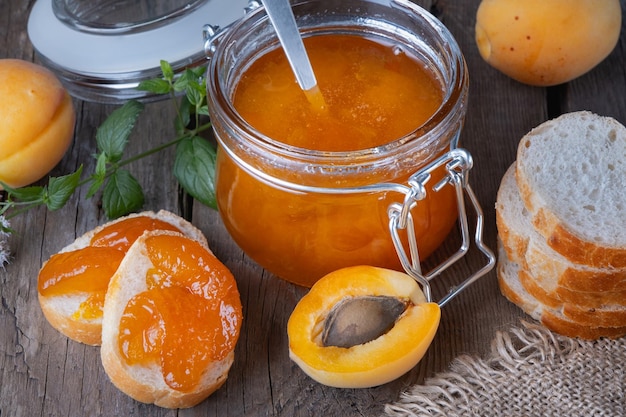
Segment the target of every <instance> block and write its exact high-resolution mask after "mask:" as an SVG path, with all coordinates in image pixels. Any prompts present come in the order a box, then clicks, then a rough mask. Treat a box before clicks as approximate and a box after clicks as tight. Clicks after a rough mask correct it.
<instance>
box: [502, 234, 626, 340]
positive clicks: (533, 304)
mask: <svg viewBox="0 0 626 417" xmlns="http://www.w3.org/2000/svg"><path fill="white" fill-rule="evenodd" d="M498 253H499V256H498V263H497V268H496V271H497V277H498V284H499V286H500V291H501V292H502V294H503V295H504V296H505V297H506V298H507V299H508V300H509V301H511V302H512V303H513V304H515V305H517V306H518V307H520V309H522V311H524V312H525V313H526V314H528V315H529V316H530V317H532V318H533V319H535V320H537V321H539V322H541V323H542V324H543V325H544V326H546V327H547V328H548V329H550V330H552V331H554V332H556V333H559V334H562V335H564V336H568V337H578V338H581V339H588V340H594V339H598V338H600V337H609V338H619V337H623V336H624V335H626V326H620V327H603V326H593V325H584V324H581V323H579V322H576V321H574V320H572V319H570V318H568V317H567V316H565V315H564V314H563V312H562V311H561V310H559V309H555V308H551V307H549V306H547V305H545V304H544V303H542V302H540V301H539V300H537V299H536V298H535V297H533V296H532V295H531V294H530V293H528V291H526V289H525V288H524V286H523V285H522V283H521V282H520V279H519V272H520V268H519V265H518V264H516V263H515V262H512V261H511V260H510V259H509V258H508V257H507V255H506V251H505V250H504V248H503V246H502V243H501V242H498Z"/></svg>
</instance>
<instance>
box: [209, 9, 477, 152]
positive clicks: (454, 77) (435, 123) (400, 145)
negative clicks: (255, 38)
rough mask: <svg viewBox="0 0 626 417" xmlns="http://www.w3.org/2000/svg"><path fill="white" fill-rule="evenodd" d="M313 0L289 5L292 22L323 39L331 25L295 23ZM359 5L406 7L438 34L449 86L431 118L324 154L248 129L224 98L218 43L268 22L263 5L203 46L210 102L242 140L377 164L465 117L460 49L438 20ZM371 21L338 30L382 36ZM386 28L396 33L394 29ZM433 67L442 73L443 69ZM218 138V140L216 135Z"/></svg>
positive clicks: (422, 13) (464, 71)
mask: <svg viewBox="0 0 626 417" xmlns="http://www.w3.org/2000/svg"><path fill="white" fill-rule="evenodd" d="M316 1H317V2H319V1H318V0H303V1H300V2H295V3H292V7H293V9H294V13H295V14H296V19H297V20H299V21H298V24H299V28H300V31H301V33H302V35H303V37H307V36H318V35H323V34H325V33H326V32H328V31H332V30H336V29H337V27H336V26H333V27H332V28H330V29H329V28H326V29H324V28H322V29H319V28H317V29H316V28H314V27H309V26H307V24H308V22H307V21H306V18H305V19H298V15H297V10H298V7H299V6H301V5H305V4H309V3H315V2H316ZM363 3H377V4H383V3H389V4H390V5H396V6H399V7H401V8H403V9H406V10H407V11H408V12H409V13H412V14H415V16H417V17H418V18H419V19H422V21H423V22H424V24H425V25H427V27H426V29H429V30H432V31H433V32H434V33H436V34H437V36H439V37H440V44H439V46H440V47H442V48H443V49H445V50H441V51H438V52H440V53H442V54H445V55H446V56H445V57H444V58H446V59H447V60H448V62H447V64H449V65H450V68H449V69H450V74H448V75H449V77H450V80H449V81H450V82H448V83H447V84H445V85H444V84H443V82H442V87H443V88H444V97H443V101H442V103H441V105H440V106H439V108H438V109H437V110H436V111H435V112H434V113H433V114H432V115H431V117H430V118H429V119H428V120H427V121H426V122H424V123H423V124H421V125H420V126H418V127H416V128H415V129H414V130H413V131H411V132H409V133H408V134H406V135H404V136H402V137H400V138H396V139H394V140H391V141H389V142H387V143H385V144H382V145H378V146H374V147H370V148H363V149H356V150H349V151H324V150H315V149H310V148H303V147H297V146H292V145H288V144H285V143H283V142H280V141H278V140H275V139H273V138H271V137H269V136H267V135H265V134H263V133H261V132H259V131H258V130H257V129H256V128H255V127H254V126H252V125H250V124H249V123H248V122H247V121H246V120H245V119H243V118H242V117H241V115H240V114H239V113H238V112H237V110H236V109H235V108H234V106H233V104H232V100H231V98H230V97H229V96H228V93H229V92H228V91H227V90H226V89H224V88H221V86H220V83H223V82H224V79H223V77H221V76H220V75H221V74H220V73H219V70H218V65H219V62H220V60H221V59H223V57H224V55H225V54H227V52H226V49H227V48H221V46H222V45H226V46H228V45H232V42H233V41H234V40H235V39H236V38H237V36H238V35H239V33H240V31H242V30H245V28H246V27H258V26H261V25H264V24H266V25H267V24H269V23H268V22H269V18H268V17H267V15H266V14H265V11H264V8H263V6H260V7H259V8H257V9H255V10H253V11H252V12H250V13H248V15H247V16H246V17H244V18H243V19H240V20H239V21H237V22H235V23H234V24H233V25H232V26H231V27H229V28H228V30H226V31H224V32H222V33H219V34H218V35H217V37H219V40H218V45H217V48H216V49H215V50H212V51H211V50H210V48H206V47H205V49H207V51H208V54H209V58H210V63H209V70H208V72H207V88H208V89H209V92H208V93H209V94H208V97H209V101H210V104H211V102H212V101H215V102H216V103H217V104H215V105H216V106H219V107H220V108H221V110H223V111H224V112H225V114H226V116H225V118H226V119H228V118H230V119H231V120H235V121H236V123H235V124H236V125H237V127H238V129H237V130H238V134H239V135H240V136H241V137H244V138H245V141H246V142H248V143H250V144H254V145H255V146H257V147H261V148H265V149H269V150H271V152H274V153H277V154H279V155H281V156H283V157H286V158H289V159H295V160H306V161H307V162H309V163H313V164H328V163H334V162H342V161H343V162H345V161H354V162H355V163H358V164H360V163H363V162H364V161H367V160H370V159H376V160H380V159H381V158H382V157H384V156H385V155H389V156H390V157H392V155H395V154H397V153H399V152H402V150H403V149H404V148H405V146H407V145H411V146H413V143H414V142H415V141H419V140H424V139H425V138H426V137H427V136H432V137H437V136H438V135H439V131H440V130H445V129H448V126H449V125H454V124H456V123H458V122H459V121H460V120H462V119H463V118H464V115H465V101H466V97H467V94H468V86H469V80H468V77H469V75H468V71H467V66H466V63H465V59H464V57H463V55H462V53H461V50H460V47H459V45H458V43H457V42H456V40H455V39H454V37H453V36H452V34H451V33H450V31H449V30H448V29H447V28H446V27H445V26H444V25H443V23H442V22H440V21H439V20H438V19H437V18H435V17H434V16H433V15H432V14H430V13H429V12H428V11H426V10H425V9H423V8H422V7H420V6H418V5H416V4H414V3H411V2H408V1H405V0H389V1H384V0H383V1H381V0H364V1H363ZM356 12H359V11H355V13H356ZM374 20H375V18H372V19H369V21H368V20H367V19H362V20H361V24H362V26H352V27H341V29H342V30H345V31H346V32H347V33H349V34H359V33H361V34H368V35H377V36H378V37H380V35H381V33H374V32H372V29H371V28H370V27H369V26H368V25H369V24H371V23H372V21H374ZM251 22H252V23H251ZM383 28H384V26H383ZM386 29H388V30H393V31H395V30H396V29H397V28H386ZM422 29H424V28H422ZM392 40H393V39H392ZM209 42H210V40H209ZM278 47H280V45H279V43H278V39H273V40H272V44H269V47H267V48H265V50H264V53H266V52H268V51H269V50H271V49H273V48H278ZM220 54H222V55H220ZM260 55H261V54H258V55H257V57H258V56H260ZM251 61H254V59H251ZM435 69H436V70H441V68H435ZM442 81H443V80H442ZM212 117H213V118H214V117H220V116H219V115H217V116H216V115H214V114H212ZM220 118H221V117H220ZM218 136H219V135H218ZM218 140H220V138H219V137H218ZM427 145H428V140H425V143H424V146H427Z"/></svg>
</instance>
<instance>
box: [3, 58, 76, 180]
mask: <svg viewBox="0 0 626 417" xmlns="http://www.w3.org/2000/svg"><path fill="white" fill-rule="evenodd" d="M0 97H1V98H2V99H1V100H0V181H1V182H3V183H5V184H7V185H8V186H10V187H14V188H15V187H22V186H25V185H28V184H31V183H33V182H35V181H37V180H39V179H41V178H43V177H44V176H45V175H46V174H47V173H48V172H50V170H51V169H52V168H54V166H55V165H56V164H58V163H59V161H60V160H61V158H62V157H63V155H64V154H65V152H66V151H67V149H68V147H69V145H70V143H71V141H72V137H73V134H74V122H75V119H76V115H75V111H74V106H73V103H72V99H71V97H70V95H69V94H68V92H67V90H66V89H65V88H64V87H63V85H62V84H61V82H60V81H59V79H58V78H57V77H56V76H55V75H54V74H53V73H52V72H51V71H49V70H48V69H46V68H44V67H42V66H40V65H37V64H34V63H32V62H28V61H23V60H19V59H0ZM1 189H2V187H1V186H0V190H1Z"/></svg>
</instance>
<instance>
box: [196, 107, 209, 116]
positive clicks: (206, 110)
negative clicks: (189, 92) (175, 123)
mask: <svg viewBox="0 0 626 417" xmlns="http://www.w3.org/2000/svg"><path fill="white" fill-rule="evenodd" d="M198 114H202V115H204V116H209V106H208V105H206V104H205V105H203V106H200V107H199V108H198Z"/></svg>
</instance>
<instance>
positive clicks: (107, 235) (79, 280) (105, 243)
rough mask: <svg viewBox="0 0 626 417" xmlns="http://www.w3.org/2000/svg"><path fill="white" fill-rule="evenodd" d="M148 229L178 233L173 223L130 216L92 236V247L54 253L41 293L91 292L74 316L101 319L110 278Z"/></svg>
mask: <svg viewBox="0 0 626 417" xmlns="http://www.w3.org/2000/svg"><path fill="white" fill-rule="evenodd" d="M147 230H172V231H178V229H177V228H176V227H175V226H173V225H171V224H170V223H168V222H165V221H163V220H159V219H154V218H151V217H148V216H136V217H130V218H127V219H124V220H122V221H119V222H116V223H113V224H111V225H109V226H106V227H104V228H103V229H102V230H100V231H99V232H98V233H96V234H95V235H94V236H93V238H92V239H91V241H90V244H89V246H86V247H84V248H82V249H77V250H73V251H69V252H61V253H58V254H55V255H53V256H52V257H51V258H50V259H49V260H48V262H46V264H45V265H44V266H43V268H42V269H41V271H40V273H39V281H38V289H39V294H41V295H42V296H44V297H47V296H61V295H66V294H75V293H89V296H88V297H87V299H86V300H85V301H84V302H82V303H81V305H80V307H79V309H78V311H76V312H75V313H74V315H75V316H76V318H79V317H82V318H87V319H93V318H98V317H101V316H102V306H103V304H104V295H105V293H106V290H107V287H108V285H109V281H110V279H111V276H113V274H114V273H115V271H116V270H117V268H118V266H119V265H120V263H121V262H122V259H123V258H124V255H125V254H126V251H127V250H128V248H129V247H130V245H132V244H133V242H134V241H135V240H137V238H138V237H139V236H141V234H143V232H145V231H147Z"/></svg>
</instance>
